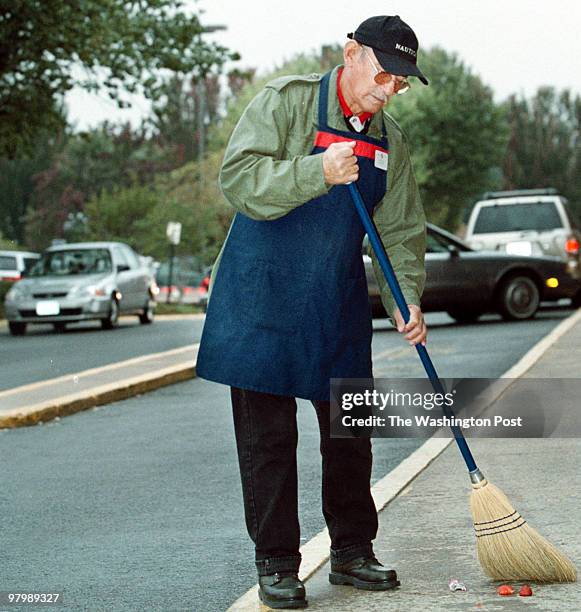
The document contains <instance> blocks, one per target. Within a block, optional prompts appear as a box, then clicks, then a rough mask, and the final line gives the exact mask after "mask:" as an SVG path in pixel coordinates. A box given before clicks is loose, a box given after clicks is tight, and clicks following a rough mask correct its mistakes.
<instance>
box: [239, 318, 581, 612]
mask: <svg viewBox="0 0 581 612" xmlns="http://www.w3.org/2000/svg"><path fill="white" fill-rule="evenodd" d="M579 321H581V309H579V310H577V311H576V312H575V313H573V314H572V315H570V316H569V317H567V318H566V319H564V320H563V321H562V322H561V323H559V325H557V327H555V328H554V329H553V330H552V331H551V332H550V333H549V334H547V335H546V336H545V337H544V338H543V339H542V340H540V341H539V342H537V344H535V345H534V346H533V347H532V348H531V349H530V350H529V351H527V353H526V354H525V355H524V356H523V357H522V358H521V359H520V360H519V361H518V362H517V363H516V364H515V365H514V366H512V367H511V368H510V369H509V370H507V371H506V372H505V373H504V374H503V375H502V376H501V378H507V379H509V378H510V379H517V378H520V377H521V376H523V375H524V374H525V372H527V371H528V370H529V369H530V368H531V367H532V366H533V365H534V364H535V363H536V362H537V361H538V360H539V359H540V358H541V357H542V356H543V355H544V353H545V352H546V351H547V350H548V349H550V348H551V347H552V346H553V345H554V344H555V343H556V342H557V341H558V340H559V338H561V337H562V336H563V335H565V334H566V333H567V331H569V330H570V329H571V328H572V327H574V326H575V325H576V324H577V323H579ZM510 384H511V383H510V382H509V383H508V384H504V385H499V386H498V388H496V389H495V394H494V395H491V396H490V398H489V402H488V405H490V404H492V403H493V402H494V401H496V399H498V397H499V396H500V395H501V394H502V393H503V392H504V391H505V390H506V388H507V387H508V386H510ZM452 442H454V438H442V437H441V435H440V436H439V435H438V432H436V433H435V434H434V435H433V436H432V437H431V438H429V439H428V440H426V442H424V444H422V445H421V446H420V447H419V448H418V449H416V450H415V451H414V452H413V453H412V454H411V455H409V456H408V457H406V459H404V460H403V461H402V462H401V463H400V464H399V465H398V466H397V467H396V468H394V469H393V470H392V471H391V472H389V473H388V474H386V475H385V476H384V477H383V478H382V479H381V480H379V481H378V482H376V483H375V485H373V487H372V488H371V493H372V495H373V499H374V501H375V505H376V507H377V511H378V513H379V512H381V511H382V510H383V509H385V508H386V507H387V506H388V505H389V503H390V502H392V501H393V500H394V499H396V498H397V497H398V495H399V494H400V493H402V492H403V491H404V490H405V489H406V488H407V487H408V486H409V484H410V483H411V482H412V481H413V480H415V479H416V478H417V477H418V476H419V475H420V474H421V473H422V472H423V471H424V470H425V469H426V468H427V467H428V466H429V465H430V464H431V463H432V462H433V461H435V460H436V459H437V458H438V457H439V456H440V455H441V454H442V453H443V452H444V450H446V448H448V446H450V444H451V443H452ZM330 543H331V541H330V539H329V533H328V531H327V529H324V530H323V531H321V532H319V533H318V534H317V535H315V536H314V537H313V538H311V539H310V540H309V541H308V542H306V543H305V544H303V545H302V546H301V549H300V551H301V555H302V561H301V569H300V573H299V577H300V579H301V580H303V581H306V580H308V579H309V578H311V577H312V576H313V575H314V574H315V572H316V571H317V570H318V569H319V568H320V567H322V566H323V565H324V564H325V563H326V562H327V560H328V559H329V546H330ZM262 609H263V608H262V607H261V606H260V605H259V601H258V585H256V586H254V587H252V588H251V589H249V590H248V591H247V592H246V593H244V595H242V596H241V597H239V598H238V599H237V600H236V601H235V602H234V603H233V604H232V605H231V606H230V607H229V608H228V610H227V612H258V611H259V610H262Z"/></svg>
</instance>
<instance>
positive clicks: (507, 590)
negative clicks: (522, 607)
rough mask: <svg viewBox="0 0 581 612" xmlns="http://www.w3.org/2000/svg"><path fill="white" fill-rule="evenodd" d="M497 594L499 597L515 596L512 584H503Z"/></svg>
mask: <svg viewBox="0 0 581 612" xmlns="http://www.w3.org/2000/svg"><path fill="white" fill-rule="evenodd" d="M496 592H497V593H498V594H499V595H503V596H506V595H514V589H513V588H512V587H511V586H510V584H501V585H500V586H499V587H498V588H497V589H496Z"/></svg>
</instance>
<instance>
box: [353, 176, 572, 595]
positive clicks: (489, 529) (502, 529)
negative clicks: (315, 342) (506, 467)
mask: <svg viewBox="0 0 581 612" xmlns="http://www.w3.org/2000/svg"><path fill="white" fill-rule="evenodd" d="M348 188H349V192H350V194H351V197H352V199H353V203H354V204H355V207H356V208H357V212H358V213H359V216H360V217H361V221H362V223H363V226H364V228H365V231H366V232H367V235H368V236H369V241H370V242H371V246H372V248H373V250H374V251H375V254H376V256H377V259H378V262H379V265H380V267H381V270H382V271H383V274H384V275H385V279H386V280H387V284H388V285H389V288H390V290H391V293H392V294H393V297H394V299H395V302H396V304H397V306H398V308H399V311H400V313H401V315H402V317H403V319H404V321H405V322H406V323H407V322H408V321H409V319H410V311H409V308H408V306H407V304H406V301H405V298H404V296H403V293H402V291H401V288H400V286H399V283H398V281H397V278H396V277H395V273H394V271H393V267H392V266H391V263H390V261H389V259H388V257H387V253H386V252H385V248H384V247H383V243H382V242H381V239H380V238H379V234H378V232H377V228H376V227H375V224H374V222H373V220H372V219H371V217H370V215H369V213H368V212H367V209H366V207H365V204H364V203H363V200H362V198H361V194H360V193H359V190H358V189H357V186H356V185H355V184H353V183H349V184H348ZM416 350H417V351H418V354H419V356H420V359H421V360H422V364H423V365H424V369H425V370H426V373H427V375H428V377H429V379H430V381H431V383H432V386H433V388H434V391H436V393H444V392H445V390H444V387H443V385H442V383H441V381H440V379H439V378H438V375H437V373H436V370H435V368H434V365H433V364H432V360H431V359H430V356H429V355H428V351H427V350H426V347H425V346H422V345H421V344H416ZM444 411H445V413H446V416H449V417H452V416H453V414H452V413H451V412H450V409H449V408H448V407H444ZM452 422H454V421H452ZM451 429H452V433H453V434H454V439H455V440H456V443H457V444H458V448H459V449H460V452H461V453H462V457H463V458H464V461H465V462H466V467H467V468H468V472H469V474H470V481H471V483H472V493H471V495H470V510H471V512H472V518H473V520H474V529H475V531H476V542H477V550H478V559H479V561H480V564H481V565H482V568H483V569H484V571H485V573H486V574H488V576H490V577H491V578H492V579H493V580H530V581H534V582H545V583H546V582H575V581H576V579H577V570H576V569H575V566H574V565H573V563H571V561H570V560H569V559H568V558H567V557H566V556H565V555H563V554H562V553H561V552H559V551H558V550H557V549H556V548H555V547H554V546H553V545H552V544H551V543H550V542H548V541H547V540H546V539H545V538H543V536H541V535H540V534H539V533H538V532H537V531H535V530H534V529H533V528H532V527H530V525H528V523H527V522H526V521H525V520H524V519H523V518H522V516H521V515H520V514H519V513H518V512H517V511H516V510H515V509H514V508H513V507H512V505H511V503H510V501H509V500H508V498H507V497H506V495H504V493H503V492H502V491H501V490H500V489H498V488H497V487H495V486H494V485H493V484H491V483H489V482H488V480H486V478H484V475H483V474H482V472H481V471H480V469H478V467H477V466H476V462H475V461H474V457H473V456H472V453H471V452H470V449H469V448H468V444H467V443H466V439H465V438H464V435H463V434H462V431H461V429H460V428H459V427H458V426H455V425H453V426H451Z"/></svg>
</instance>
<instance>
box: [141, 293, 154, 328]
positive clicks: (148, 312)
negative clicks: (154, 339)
mask: <svg viewBox="0 0 581 612" xmlns="http://www.w3.org/2000/svg"><path fill="white" fill-rule="evenodd" d="M154 318H155V302H154V301H153V300H152V299H151V298H149V299H148V300H147V304H146V306H145V308H144V309H143V312H142V313H141V314H140V315H139V322H140V323H141V325H150V324H151V323H153V320H154Z"/></svg>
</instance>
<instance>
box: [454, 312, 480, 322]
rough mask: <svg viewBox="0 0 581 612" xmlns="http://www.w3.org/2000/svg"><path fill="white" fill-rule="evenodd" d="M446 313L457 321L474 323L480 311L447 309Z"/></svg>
mask: <svg viewBox="0 0 581 612" xmlns="http://www.w3.org/2000/svg"><path fill="white" fill-rule="evenodd" d="M448 314H449V315H450V316H451V317H452V318H453V319H454V320H455V321H457V322H458V323H464V324H468V323H476V321H478V318H479V317H480V316H482V312H480V311H478V312H476V311H474V310H448Z"/></svg>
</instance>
